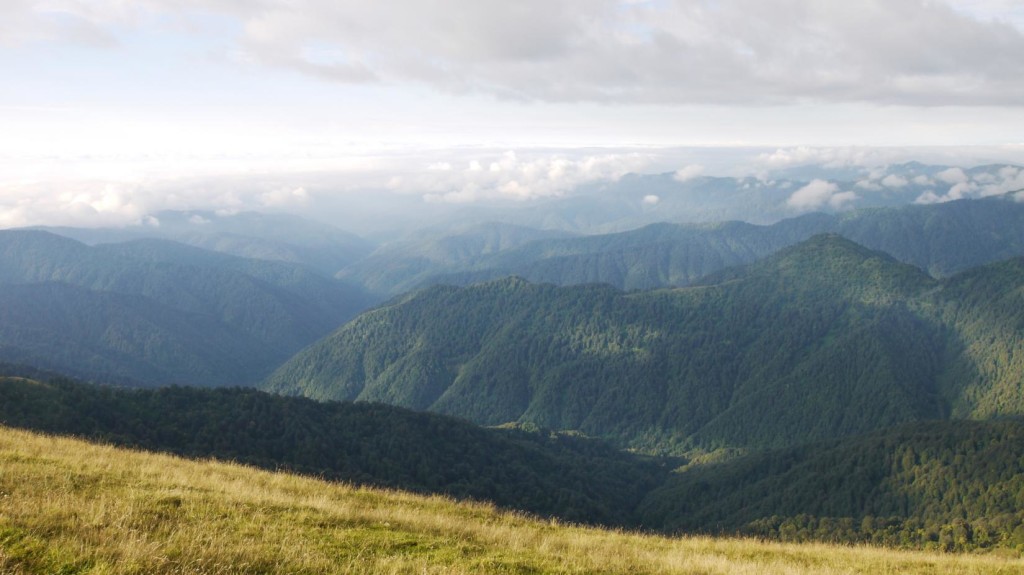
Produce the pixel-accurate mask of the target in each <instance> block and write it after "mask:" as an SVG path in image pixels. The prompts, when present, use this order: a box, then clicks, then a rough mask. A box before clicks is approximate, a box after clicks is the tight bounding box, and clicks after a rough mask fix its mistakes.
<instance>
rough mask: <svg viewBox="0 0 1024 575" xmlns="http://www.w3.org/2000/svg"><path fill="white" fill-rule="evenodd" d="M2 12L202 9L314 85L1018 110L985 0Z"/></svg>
mask: <svg viewBox="0 0 1024 575" xmlns="http://www.w3.org/2000/svg"><path fill="white" fill-rule="evenodd" d="M7 4H10V5H11V7H10V8H8V7H7ZM7 4H5V21H6V23H5V24H2V25H0V26H2V27H0V41H3V42H6V43H19V42H27V41H31V40H32V39H33V38H50V39H52V38H62V39H64V40H66V41H71V42H87V41H89V40H87V38H90V37H91V38H93V40H92V41H103V40H102V38H104V37H105V38H106V39H107V40H108V41H112V39H113V38H114V37H115V36H114V34H113V30H114V29H115V28H116V27H118V26H122V27H123V26H142V25H147V26H154V25H161V24H160V23H163V22H178V21H180V20H182V19H184V20H188V19H190V18H192V19H199V18H203V17H207V16H209V15H210V14H214V15H215V16H218V17H226V18H229V19H231V20H232V22H234V23H236V25H237V28H238V30H240V32H239V34H238V35H237V37H235V38H227V39H226V40H227V41H228V42H231V43H232V45H231V46H229V47H227V48H226V50H229V51H231V52H233V53H239V54H242V55H243V57H242V58H241V59H242V60H244V61H248V62H255V63H259V64H262V65H265V66H272V67H278V68H286V69H291V70H295V71H297V72H300V73H303V74H307V75H310V76H313V77H317V78H322V79H325V80H328V81H338V82H343V83H371V82H372V83H385V84H392V83H416V84H420V85H426V86H430V87H432V88H434V89H436V90H440V91H442V92H449V93H482V94H489V95H493V96H497V97H500V98H508V99H517V100H534V101H548V102H580V101H589V102H628V103H657V104H671V105H677V104H685V103H690V104H692V103H698V104H780V103H782V104H798V103H804V102H808V101H817V102H872V103H881V104H908V105H953V104H957V105H1004V106H1020V105H1021V102H1024V59H1021V58H1020V57H1019V55H1020V54H1021V53H1024V33H1022V31H1021V28H1020V27H1019V26H1020V22H1021V21H1024V18H1019V17H1018V14H1019V8H1018V7H1016V6H1015V5H1014V4H1012V3H1007V4H1001V3H999V2H997V1H996V0H989V1H988V2H978V1H977V0H975V1H974V2H973V3H972V2H970V1H969V0H960V1H957V2H940V1H924V0H884V1H883V0H869V1H866V2H844V3H838V2H820V1H819V0H786V1H785V2H783V3H782V6H780V3H778V2H764V1H763V0H717V1H716V2H713V3H708V2H693V1H690V0H662V1H658V2H623V1H620V0H519V1H517V2H508V1H506V0H476V1H473V2H465V1H462V0H435V1H432V2H421V1H418V0H376V1H374V2H365V1H362V0H260V1H243V0H205V1H203V0H140V1H138V2H124V0H94V1H92V2H80V1H75V0H50V1H48V2H38V3H32V2H27V1H26V0H9V2H8V3H7ZM55 13H59V17H55V15H54V14H55ZM168 15H170V16H172V17H170V18H168V17H167V16H168ZM167 25H171V24H167Z"/></svg>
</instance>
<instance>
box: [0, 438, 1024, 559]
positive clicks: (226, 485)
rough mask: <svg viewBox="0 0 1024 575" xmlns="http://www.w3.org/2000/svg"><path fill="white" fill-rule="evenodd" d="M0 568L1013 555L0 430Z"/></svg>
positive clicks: (900, 557)
mask: <svg viewBox="0 0 1024 575" xmlns="http://www.w3.org/2000/svg"><path fill="white" fill-rule="evenodd" d="M0 468H2V469H3V473H2V474H0V571H3V572H5V573H83V574H85V573H96V574H99V573H116V574H121V573H140V574H141V573H147V574H164V573H166V574H171V573H174V574H181V573H254V572H259V573H467V574H468V573H605V574H615V573H665V574H668V573H678V574H694V575H696V574H723V575H724V574H734V573H759V574H773V573H778V574H783V573H784V574H797V575H799V574H811V573H835V574H839V573H844V574H849V573H864V574H872V575H876V574H895V573H900V574H922V575H923V574H926V573H927V574H942V573H950V574H952V573H957V574H977V575H982V574H989V573H991V574H1003V573H1005V574H1010V573H1019V572H1020V571H1021V569H1024V563H1022V561H1021V560H1020V559H1005V558H996V557H977V556H964V555H937V554H927V553H909V552H897V551H887V550H876V549H869V548H850V547H836V546H827V545H820V544H808V545H779V544H768V543H760V542H756V541H751V540H735V539H710V538H703V537H697V538H678V539H677V538H664V537H650V536H641V535H633V534H628V533H621V532H613V531H605V530H599V529H588V528H581V527H574V526H569V525H563V524H559V523H556V522H551V521H537V520H534V519H530V518H528V517H524V516H522V515H518V514H508V513H502V512H498V511H496V510H495V509H494V508H492V507H489V506H486V505H479V504H465V503H463V504H457V503H454V502H452V501H450V500H448V499H444V498H437V497H433V498H425V497H418V496H412V495H407V494H402V493H397V492H387V491H379V490H373V489H358V488H352V487H347V486H344V485H338V484H331V483H325V482H323V481H318V480H313V479H304V478H299V477H295V476H290V475H285V474H279V473H269V472H262V471H256V470H253V469H251V468H246V467H240V466H237V465H227V464H222V463H214V462H190V461H184V460H180V459H175V458H172V457H168V456H162V455H151V454H145V453H137V452H129V451H124V450H120V449H117V448H112V447H105V446H95V445H90V444H87V443H83V442H81V441H73V440H67V439H54V438H49V437H44V436H39V435H35V434H31V433H26V432H19V431H12V430H9V429H6V428H0Z"/></svg>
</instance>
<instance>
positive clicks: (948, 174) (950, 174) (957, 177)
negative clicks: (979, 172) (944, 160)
mask: <svg viewBox="0 0 1024 575" xmlns="http://www.w3.org/2000/svg"><path fill="white" fill-rule="evenodd" d="M935 177H936V178H938V179H939V180H941V181H943V182H946V183H947V184H962V183H965V182H966V181H967V174H965V173H964V171H963V170H961V169H960V168H949V169H947V170H942V171H941V172H939V173H937V174H935Z"/></svg>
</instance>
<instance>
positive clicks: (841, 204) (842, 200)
mask: <svg viewBox="0 0 1024 575" xmlns="http://www.w3.org/2000/svg"><path fill="white" fill-rule="evenodd" d="M859 198H860V196H858V195H857V193H856V192H839V193H838V194H833V195H832V197H831V198H829V199H828V205H829V206H830V207H831V208H832V209H834V210H841V209H844V208H847V207H849V206H851V205H852V204H853V202H855V201H857V200H858V199H859Z"/></svg>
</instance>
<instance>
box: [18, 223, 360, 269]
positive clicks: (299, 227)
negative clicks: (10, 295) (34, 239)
mask: <svg viewBox="0 0 1024 575" xmlns="http://www.w3.org/2000/svg"><path fill="white" fill-rule="evenodd" d="M38 229H41V230H43V231H49V232H52V233H55V234H58V235H61V236H65V237H69V238H72V239H75V240H78V241H80V242H83V243H86V244H89V245H95V244H107V243H121V242H126V241H131V240H139V239H162V240H172V241H175V242H178V243H182V244H187V245H190V246H194V247H199V248H203V249H206V250H210V251H215V252H221V253H225V254H229V255H235V256H239V257H244V258H249V259H259V260H270V261H281V262H288V263H293V264H302V265H305V266H308V267H310V268H312V269H314V270H317V271H318V272H320V273H322V274H325V275H333V274H334V273H335V272H337V271H338V270H340V269H342V268H344V267H345V266H347V265H349V264H351V263H353V262H355V261H358V260H360V259H362V258H363V257H365V256H366V255H367V254H369V253H370V251H372V250H373V248H374V245H373V243H372V242H370V241H367V240H365V239H363V238H360V237H359V236H356V235H355V234H351V233H348V232H345V231H343V230H340V229H338V228H335V227H333V226H330V225H327V224H323V223H320V222H314V221H311V220H309V219H306V218H301V217H298V216H293V215H289V214H267V213H258V212H238V213H230V214H228V213H217V212H211V211H204V210H191V211H162V212H157V213H155V214H151V215H150V216H148V217H147V218H146V219H145V220H144V222H143V223H142V224H140V225H136V226H126V227H120V228H98V229H92V228H71V227H41V228H38Z"/></svg>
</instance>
